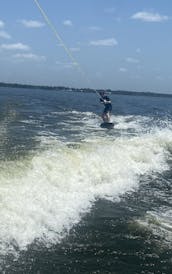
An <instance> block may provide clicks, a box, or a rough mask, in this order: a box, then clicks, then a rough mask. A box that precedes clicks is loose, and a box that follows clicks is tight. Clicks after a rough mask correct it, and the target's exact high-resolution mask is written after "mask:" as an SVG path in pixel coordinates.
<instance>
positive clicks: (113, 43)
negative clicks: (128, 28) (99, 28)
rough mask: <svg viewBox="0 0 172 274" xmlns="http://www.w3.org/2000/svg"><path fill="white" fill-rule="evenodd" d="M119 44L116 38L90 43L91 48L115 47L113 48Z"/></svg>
mask: <svg viewBox="0 0 172 274" xmlns="http://www.w3.org/2000/svg"><path fill="white" fill-rule="evenodd" d="M117 44H118V42H117V41H116V39H115V38H108V39H103V40H95V41H90V43H89V45H90V46H105V47H113V46H116V45H117Z"/></svg>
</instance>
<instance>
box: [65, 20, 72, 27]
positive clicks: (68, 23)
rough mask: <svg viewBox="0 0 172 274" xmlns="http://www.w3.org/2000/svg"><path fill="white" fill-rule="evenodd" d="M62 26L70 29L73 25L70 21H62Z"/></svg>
mask: <svg viewBox="0 0 172 274" xmlns="http://www.w3.org/2000/svg"><path fill="white" fill-rule="evenodd" d="M63 25H64V26H67V27H71V26H73V24H72V21H71V20H64V21H63Z"/></svg>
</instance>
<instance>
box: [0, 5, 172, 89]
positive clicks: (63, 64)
mask: <svg viewBox="0 0 172 274" xmlns="http://www.w3.org/2000/svg"><path fill="white" fill-rule="evenodd" d="M38 1H39V4H40V5H41V7H42V9H43V10H44V11H45V12H46V14H47V16H48V18H49V20H50V21H51V23H52V24H53V26H54V27H55V28H56V30H57V33H58V35H60V37H61V39H62V40H63V42H64V44H65V46H66V47H67V52H66V50H65V49H64V47H63V46H62V44H61V43H60V41H59V40H58V39H57V37H56V35H55V33H53V32H52V30H51V28H50V26H49V25H47V23H46V22H45V20H44V18H43V16H42V14H41V13H40V10H39V9H38V7H37V6H36V4H35V2H34V0H27V1H22V0H15V1H11V0H2V1H1V12H0V71H1V73H0V81H1V82H10V83H14V82H15V83H25V84H38V85H50V86H69V87H79V88H82V87H90V88H105V89H108V88H110V89H112V90H117V89H120V90H122V89H124V90H135V91H153V92H165V93H172V61H171V57H172V52H171V51H172V35H171V30H172V1H171V0H125V1H124V0H85V1H83V0H72V1H70V0H38ZM68 54H69V55H70V56H72V58H73V59H72V58H71V57H70V56H69V55H68ZM78 67H79V69H78Z"/></svg>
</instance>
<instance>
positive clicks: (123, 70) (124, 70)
mask: <svg viewBox="0 0 172 274" xmlns="http://www.w3.org/2000/svg"><path fill="white" fill-rule="evenodd" d="M119 71H120V72H126V71H127V69H126V68H120V69H119Z"/></svg>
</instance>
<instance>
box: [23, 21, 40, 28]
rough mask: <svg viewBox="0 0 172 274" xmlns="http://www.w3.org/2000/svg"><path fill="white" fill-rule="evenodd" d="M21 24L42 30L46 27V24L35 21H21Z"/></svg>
mask: <svg viewBox="0 0 172 274" xmlns="http://www.w3.org/2000/svg"><path fill="white" fill-rule="evenodd" d="M20 22H21V23H22V24H23V25H24V26H25V27H27V28H42V27H44V26H45V24H44V23H42V22H39V21H35V20H21V21H20Z"/></svg>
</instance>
